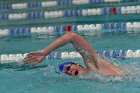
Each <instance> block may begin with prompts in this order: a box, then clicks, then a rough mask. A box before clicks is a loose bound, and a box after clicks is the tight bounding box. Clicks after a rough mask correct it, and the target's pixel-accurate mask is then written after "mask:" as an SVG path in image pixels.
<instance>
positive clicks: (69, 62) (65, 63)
mask: <svg viewBox="0 0 140 93" xmlns="http://www.w3.org/2000/svg"><path fill="white" fill-rule="evenodd" d="M69 64H73V62H71V61H67V62H64V63H61V64H59V70H60V71H61V72H62V71H63V69H64V66H65V65H69Z"/></svg>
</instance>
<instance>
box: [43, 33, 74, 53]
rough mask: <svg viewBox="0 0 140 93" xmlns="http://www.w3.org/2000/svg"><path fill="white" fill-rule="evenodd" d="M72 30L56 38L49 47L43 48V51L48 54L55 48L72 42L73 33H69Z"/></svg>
mask: <svg viewBox="0 0 140 93" xmlns="http://www.w3.org/2000/svg"><path fill="white" fill-rule="evenodd" d="M69 33H71V32H67V33H66V34H65V35H63V36H61V37H60V38H58V39H56V40H55V41H54V42H52V43H51V44H50V45H49V46H48V47H47V48H45V49H43V50H42V51H43V53H44V54H45V55H48V54H49V53H51V52H52V51H54V50H55V49H57V48H59V47H61V46H64V45H66V44H67V43H70V42H72V40H73V39H72V34H69Z"/></svg>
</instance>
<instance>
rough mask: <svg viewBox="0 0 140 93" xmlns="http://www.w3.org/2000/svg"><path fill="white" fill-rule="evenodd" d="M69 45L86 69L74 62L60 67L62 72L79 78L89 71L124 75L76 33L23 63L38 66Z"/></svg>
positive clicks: (38, 52)
mask: <svg viewBox="0 0 140 93" xmlns="http://www.w3.org/2000/svg"><path fill="white" fill-rule="evenodd" d="M68 30H69V27H68ZM68 43H71V44H72V45H73V46H74V48H75V49H76V50H77V51H78V52H79V54H80V55H81V56H82V58H83V62H84V63H85V66H86V67H82V66H81V65H79V64H75V63H74V62H69V63H62V64H60V65H58V67H59V70H60V71H61V72H63V73H66V74H69V75H72V76H79V75H80V74H82V73H83V72H87V71H94V72H96V73H99V74H102V75H122V74H124V71H123V70H121V69H120V68H118V67H116V66H114V65H113V64H111V63H110V62H108V61H107V60H105V59H104V58H102V57H101V56H99V55H98V54H97V53H96V51H95V49H94V48H93V47H92V46H91V45H90V44H89V43H88V42H87V41H86V40H85V39H84V38H82V37H81V36H80V35H78V34H76V33H74V32H67V33H66V34H64V35H63V36H61V37H60V38H58V39H56V40H55V41H54V42H52V43H51V44H50V45H49V46H48V47H47V48H44V49H42V50H39V51H34V52H31V53H29V54H28V55H27V57H26V58H25V59H24V60H23V62H24V63H25V64H28V63H31V64H33V65H35V64H38V63H40V62H41V61H42V60H44V59H45V57H46V55H48V54H49V53H51V52H52V51H54V50H55V49H57V48H59V47H62V46H64V45H66V44H68Z"/></svg>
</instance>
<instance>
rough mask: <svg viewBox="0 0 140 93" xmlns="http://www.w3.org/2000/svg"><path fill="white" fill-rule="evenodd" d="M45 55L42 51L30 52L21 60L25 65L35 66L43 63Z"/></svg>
mask: <svg viewBox="0 0 140 93" xmlns="http://www.w3.org/2000/svg"><path fill="white" fill-rule="evenodd" d="M45 57H46V55H45V54H44V53H43V51H42V50H40V51H34V52H31V53H29V54H27V56H26V57H25V58H24V59H23V62H24V63H25V64H29V63H31V64H33V65H36V64H38V63H40V62H41V61H43V60H44V59H45Z"/></svg>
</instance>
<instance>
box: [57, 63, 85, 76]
mask: <svg viewBox="0 0 140 93" xmlns="http://www.w3.org/2000/svg"><path fill="white" fill-rule="evenodd" d="M58 67H59V70H60V71H61V72H63V73H66V74H68V75H71V76H79V75H80V74H81V73H82V72H83V71H84V67H82V66H81V65H79V64H78V63H74V62H71V61H69V62H64V63H61V64H59V65H58Z"/></svg>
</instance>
